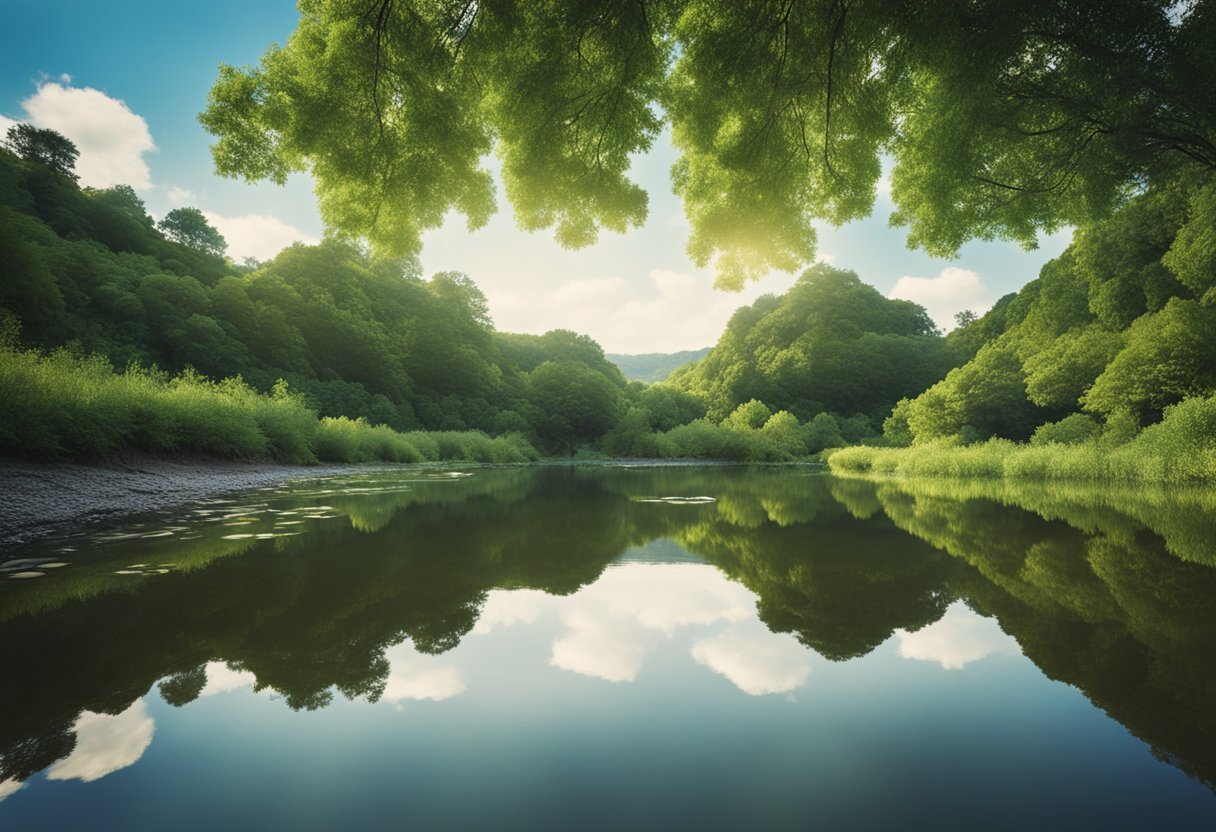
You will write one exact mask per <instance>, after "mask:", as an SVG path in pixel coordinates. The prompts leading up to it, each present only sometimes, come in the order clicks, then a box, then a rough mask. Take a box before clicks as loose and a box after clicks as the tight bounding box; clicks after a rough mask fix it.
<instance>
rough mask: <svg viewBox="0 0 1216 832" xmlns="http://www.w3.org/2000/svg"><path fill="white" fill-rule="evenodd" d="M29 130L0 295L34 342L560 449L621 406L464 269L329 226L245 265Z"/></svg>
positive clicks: (597, 364) (572, 347) (5, 189)
mask: <svg viewBox="0 0 1216 832" xmlns="http://www.w3.org/2000/svg"><path fill="white" fill-rule="evenodd" d="M34 132H37V133H41V134H43V135H35V136H34V139H36V140H38V141H40V142H42V144H38V143H35V144H34V145H33V146H28V145H21V144H20V143H17V142H15V141H13V139H14V136H12V135H10V142H9V146H8V148H7V149H4V148H0V310H6V311H7V312H8V313H10V314H11V315H12V316H13V317H15V318H16V320H17V322H18V325H19V327H20V333H21V336H20V337H21V341H22V343H23V344H24V345H26V346H29V347H35V348H40V349H43V350H47V349H54V348H59V347H68V348H70V349H72V350H75V351H77V352H80V353H84V354H98V355H104V356H106V357H107V358H108V359H109V360H110V361H111V362H112V364H113V365H114V366H115V367H117V368H118V369H123V368H127V367H133V366H143V367H151V366H155V367H157V368H159V369H161V370H164V371H167V372H169V373H179V372H181V371H182V370H185V369H186V368H192V369H193V370H194V371H197V372H198V373H201V374H203V375H204V376H207V377H210V378H214V379H220V378H226V377H231V376H237V375H240V376H242V377H243V378H244V380H245V381H246V382H248V383H249V384H250V385H252V387H253V388H255V389H256V390H261V391H269V390H271V388H272V387H274V385H275V383H276V381H278V380H279V379H283V380H285V381H286V382H287V384H288V386H289V388H290V389H291V390H293V391H295V392H296V393H299V394H302V395H303V396H304V400H305V401H306V402H307V403H308V404H309V405H310V406H311V407H313V408H315V409H316V410H317V411H318V412H319V413H320V414H321V415H322V416H346V417H350V418H356V417H364V418H366V419H367V420H369V421H370V422H372V423H378V424H383V425H387V426H390V427H392V428H395V429H398V430H418V429H423V430H465V429H475V430H482V431H485V432H487V433H491V434H502V433H507V432H515V433H522V434H525V435H528V436H530V437H531V438H532V439H533V440H534V441H538V442H539V443H540V444H542V445H543V446H545V447H547V448H549V449H550V450H553V451H561V452H564V451H566V450H569V449H571V448H573V447H574V446H576V445H577V444H580V443H582V442H586V441H589V440H591V439H594V438H595V437H597V436H599V435H600V434H602V433H603V432H604V431H605V430H607V429H608V428H609V427H611V426H612V425H613V424H614V423H615V421H616V419H617V418H618V417H619V416H620V414H621V413H622V412H623V410H624V398H625V395H626V382H625V379H624V377H623V376H622V375H621V374H620V371H619V370H618V369H617V368H616V367H615V365H613V364H612V363H611V362H609V361H607V359H605V358H604V354H603V350H602V349H601V348H600V347H599V345H598V344H596V343H595V342H594V341H592V340H591V339H589V338H587V337H585V336H579V335H576V334H575V333H572V332H566V331H555V332H551V333H548V334H547V335H544V336H530V335H506V334H502V333H497V332H495V330H494V328H493V325H492V324H491V322H490V320H489V318H488V316H487V313H486V305H485V298H484V297H483V296H482V294H481V292H480V290H478V288H477V287H476V286H475V285H474V284H473V282H472V281H470V280H469V279H468V278H467V277H465V276H464V275H461V274H454V273H443V274H437V275H434V276H433V277H431V278H430V279H429V280H424V279H423V277H422V275H421V274H420V271H419V268H418V266H417V263H416V262H415V261H413V260H410V259H398V260H385V259H375V258H372V257H370V256H369V255H368V254H367V253H366V252H365V251H364V250H362V249H361V248H359V247H357V246H355V245H352V244H348V243H344V242H339V241H336V240H327V241H326V242H324V243H322V244H321V245H319V246H303V245H295V246H292V247H290V248H288V249H285V250H284V251H283V252H281V253H280V254H279V255H278V256H277V257H275V258H274V259H273V260H271V261H269V262H266V263H260V264H258V263H252V264H249V265H247V266H241V267H238V266H236V265H235V264H233V263H232V262H231V261H226V260H225V259H224V258H223V257H222V256H221V255H222V252H223V250H224V241H223V238H222V237H220V236H219V235H218V233H217V232H215V230H214V229H213V228H210V227H209V226H208V225H207V224H206V220H205V219H204V218H203V216H202V214H201V213H200V212H198V211H197V210H195V209H179V210H178V211H176V212H173V213H171V214H170V216H169V217H167V218H166V220H165V221H162V223H161V224H160V226H159V228H158V227H157V225H156V224H155V223H154V222H153V220H152V218H151V217H150V216H148V214H147V212H146V211H145V209H144V206H143V203H142V202H141V201H140V199H139V198H138V196H137V195H136V194H135V192H134V191H133V190H132V189H131V188H129V187H125V186H119V187H115V188H110V189H106V190H93V189H89V188H83V189H82V188H80V187H78V186H77V184H76V182H75V177H74V175H73V173H72V169H71V162H72V160H73V158H74V149H72V150H73V152H72V153H69V154H68V155H67V156H66V157H65V158H64V159H62V160H57V159H56V158H54V157H53V156H51V155H49V154H48V151H47V147H46V143H47V141H49V140H52V139H55V137H54V136H53V135H47V134H49V133H50V131H27V133H34ZM58 138H60V139H61V138H62V137H58ZM69 145H70V143H69ZM14 151H24V153H23V156H24V157H25V158H23V157H22V156H19V155H18V154H17V152H14ZM173 219H178V220H184V221H185V223H186V224H187V226H188V227H186V228H184V229H183V228H182V227H181V226H180V225H176V226H175V225H174V223H173V222H172V220H173Z"/></svg>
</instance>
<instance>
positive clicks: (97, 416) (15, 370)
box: [0, 346, 539, 464]
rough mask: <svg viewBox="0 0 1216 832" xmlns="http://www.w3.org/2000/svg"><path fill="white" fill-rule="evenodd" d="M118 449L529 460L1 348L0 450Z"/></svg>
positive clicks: (275, 395) (230, 390)
mask: <svg viewBox="0 0 1216 832" xmlns="http://www.w3.org/2000/svg"><path fill="white" fill-rule="evenodd" d="M128 452H139V453H152V454H192V455H202V456H209V457H217V458H222V459H240V460H272V461H276V462H287V463H295V464H309V463H315V462H318V461H322V462H375V461H385V462H423V461H435V460H448V459H451V460H468V461H475V462H526V461H529V460H533V459H536V458H537V457H538V456H539V455H538V454H537V452H536V450H535V449H534V448H533V447H532V446H531V445H530V444H528V442H527V441H525V440H524V439H523V438H521V437H518V436H501V437H497V438H491V437H489V436H486V435H485V434H483V433H480V432H477V431H466V432H438V433H423V432H414V433H398V432H397V431H394V430H392V429H390V428H387V427H383V426H379V425H372V424H369V423H368V422H366V421H365V420H363V419H353V420H352V419H346V418H336V419H334V418H323V419H322V418H318V416H317V414H316V413H315V412H314V411H313V410H312V409H310V408H309V407H308V405H307V404H306V403H305V401H304V400H303V399H302V398H301V397H300V396H298V395H296V394H295V393H293V392H291V391H290V390H288V389H287V386H286V385H284V384H282V383H280V384H279V385H278V386H276V387H275V389H274V391H273V392H272V393H270V394H262V393H258V392H257V391H255V390H253V389H252V388H250V387H249V386H248V385H247V384H245V383H244V382H243V381H241V380H240V379H239V378H236V379H225V380H223V381H218V382H216V381H211V380H209V379H206V378H203V377H202V376H199V375H197V374H195V373H192V372H189V371H187V372H185V373H182V374H180V375H177V376H173V377H170V376H168V375H166V374H164V373H160V372H157V371H153V370H146V369H141V368H133V369H129V370H127V371H126V372H123V373H117V372H115V371H114V370H113V369H112V367H111V366H110V364H109V362H108V361H106V359H104V358H102V357H99V356H93V357H81V356H78V355H74V354H72V353H70V352H67V351H63V350H59V351H56V352H53V353H49V354H43V353H39V352H37V351H33V350H23V349H19V348H16V347H13V346H0V455H5V456H12V457H21V458H25V459H42V460H67V459H73V460H79V459H102V458H105V457H107V456H113V455H115V454H121V453H128Z"/></svg>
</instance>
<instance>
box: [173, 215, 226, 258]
mask: <svg viewBox="0 0 1216 832" xmlns="http://www.w3.org/2000/svg"><path fill="white" fill-rule="evenodd" d="M158 225H159V227H160V230H161V231H162V232H164V234H165V236H166V237H168V238H169V239H170V240H173V241H174V242H178V243H181V244H182V245H184V246H188V247H190V248H193V249H197V250H198V251H201V252H204V253H206V254H213V255H215V256H216V257H221V256H223V254H224V251H225V250H226V249H227V248H228V241H227V240H225V239H224V236H223V235H222V234H220V232H219V231H216V230H215V228H214V226H212V225H211V223H209V222H207V218H206V217H205V216H203V212H202V211H200V210H199V209H197V208H189V207H187V208H174V209H173V210H172V211H170V212H169V213H167V214H165V218H164V219H162V220H161V221H160V223H159V224H158Z"/></svg>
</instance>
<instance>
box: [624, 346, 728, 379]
mask: <svg viewBox="0 0 1216 832" xmlns="http://www.w3.org/2000/svg"><path fill="white" fill-rule="evenodd" d="M709 350H710V348H709V347H705V348H703V349H699V350H682V351H680V352H644V353H639V354H637V355H620V354H614V353H609V354H608V360H609V361H611V362H612V363H613V364H615V365H616V366H618V367H620V368H621V372H622V373H624V374H625V378H627V379H629V380H630V381H644V382H646V383H647V384H654V383H655V382H659V381H666V380H667V377H668V376H669V375H671V374H672V372H673V371H674V370H676V369H678V368H679V367H683V366H684V365H685V364H688V363H691V362H693V361H700V360H701V359H702V358H704V357H705V356H706V355H708V354H709Z"/></svg>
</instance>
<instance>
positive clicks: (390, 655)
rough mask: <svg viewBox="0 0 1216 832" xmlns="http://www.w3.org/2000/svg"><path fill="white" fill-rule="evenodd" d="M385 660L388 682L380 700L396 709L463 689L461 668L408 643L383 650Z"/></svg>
mask: <svg viewBox="0 0 1216 832" xmlns="http://www.w3.org/2000/svg"><path fill="white" fill-rule="evenodd" d="M384 657H385V658H386V659H388V663H389V672H388V682H387V684H386V685H385V687H384V693H383V694H382V695H381V697H380V699H381V701H384V702H391V703H392V704H394V705H396V706H397V707H398V708H400V707H401V704H402V703H403V702H405V701H407V700H423V699H429V700H431V701H435V702H438V701H441V700H444V699H451V698H452V697H453V696H459V695H460V694H462V693H464V691H465V683H464V680H463V679H462V678H461V677H460V671H458V670H457V669H456V668H454V667H452V666H451V665H449V664H446V663H445V660H444V659H442V658H440V657H439V656H428V655H426V654H424V653H419V652H418V651H417V650H415V649H414V646H413V645H412V644H410V643H408V642H406V643H403V644H398V645H397V646H395V647H390V648H389V649H388V650H386V651H384Z"/></svg>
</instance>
